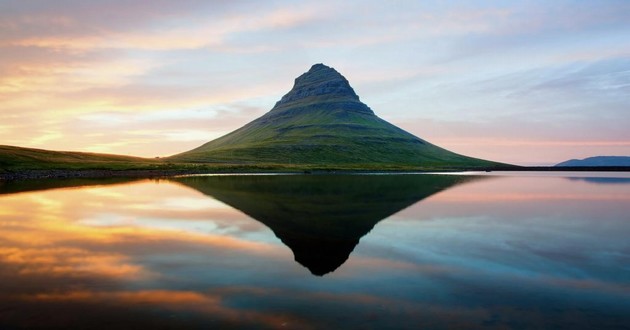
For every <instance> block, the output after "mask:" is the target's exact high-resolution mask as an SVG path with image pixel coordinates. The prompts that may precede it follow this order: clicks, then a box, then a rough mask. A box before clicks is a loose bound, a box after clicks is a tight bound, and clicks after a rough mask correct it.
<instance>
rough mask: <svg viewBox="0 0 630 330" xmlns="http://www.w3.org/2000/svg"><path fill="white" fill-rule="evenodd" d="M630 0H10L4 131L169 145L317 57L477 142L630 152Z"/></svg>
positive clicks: (537, 160) (429, 125) (423, 124)
mask: <svg viewBox="0 0 630 330" xmlns="http://www.w3.org/2000/svg"><path fill="white" fill-rule="evenodd" d="M629 14H630V1H626V0H620V1H604V0H601V1H485V2H484V1H479V2H472V1H461V2H457V1H358V0H357V1H323V0H318V1H301V2H298V1H201V0H198V1H195V0H178V1H167V0H152V1H148V0H147V1H129V0H103V1H79V0H76V1H73V0H56V1H49V0H30V1H23V0H0V144H3V145H17V146H24V147H35V148H45V149H53V150H75V151H93V152H106V153H118V154H130V155H137V156H147V157H155V156H168V155H172V154H175V153H178V152H183V151H186V150H188V149H191V148H193V147H196V146H198V145H200V144H202V143H204V142H207V141H209V140H211V139H214V138H217V137H219V136H221V135H223V134H225V133H228V132H230V131H232V130H234V129H236V128H238V127H240V126H242V125H244V124H246V123H247V122H249V121H251V120H253V119H255V118H256V117H258V116H260V115H262V114H263V113H265V112H267V111H268V110H270V109H271V108H272V107H273V105H274V103H275V102H276V101H277V100H279V99H280V97H281V96H282V95H284V94H285V93H287V92H288V91H289V90H290V89H291V87H292V85H293V80H294V79H295V78H296V77H297V76H299V75H300V74H302V73H303V72H305V71H307V70H308V69H309V68H310V66H311V65H312V64H314V63H324V64H326V65H329V66H332V67H334V68H335V69H337V70H338V71H339V72H340V73H341V74H343V75H344V76H345V77H346V78H347V79H348V80H349V81H350V83H351V85H352V86H353V87H354V89H355V91H356V92H357V94H358V95H359V96H360V97H361V100H362V101H363V102H365V103H366V104H367V105H368V106H370V107H371V108H372V109H373V110H374V111H375V113H376V114H377V115H379V116H380V117H381V118H383V119H385V120H388V121H390V122H391V123H393V124H395V125H398V126H400V127H401V128H403V129H405V130H407V131H409V132H411V133H413V134H415V135H417V136H419V137H421V138H423V139H425V140H428V141H430V142H432V143H434V144H437V145H440V146H442V147H445V148H447V149H450V150H452V151H455V152H459V153H463V154H466V155H469V156H474V157H479V158H486V159H491V160H496V161H503V162H509V163H514V164H520V165H548V164H554V163H557V162H560V161H563V160H566V159H570V158H584V157H588V156H595V155H625V156H630V19H628V15H629Z"/></svg>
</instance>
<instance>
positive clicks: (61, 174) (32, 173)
mask: <svg viewBox="0 0 630 330" xmlns="http://www.w3.org/2000/svg"><path fill="white" fill-rule="evenodd" d="M508 171H510V172H630V167H618V166H614V167H612V166H611V167H544V166H535V167H531V166H528V167H506V168H469V169H464V168H461V169H456V168H452V169H425V170H411V169H400V170H393V169H386V170H367V169H366V170H357V169H303V170H302V169H275V170H274V169H260V168H258V169H251V170H247V169H233V170H231V169H221V170H209V169H137V170H134V169H130V170H108V169H98V170H95V169H86V170H60V169H51V170H21V171H12V172H0V181H14V180H34V179H72V178H115V177H129V178H155V177H167V176H175V175H196V174H201V175H203V174H227V175H229V174H405V173H408V174H413V173H453V172H508Z"/></svg>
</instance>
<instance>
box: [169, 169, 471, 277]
mask: <svg viewBox="0 0 630 330" xmlns="http://www.w3.org/2000/svg"><path fill="white" fill-rule="evenodd" d="M482 178H483V177H473V176H461V175H431V174H421V175H418V174H416V175H263V176H259V175H256V176H251V175H240V176H188V177H175V178H169V179H168V180H169V181H172V182H177V183H180V184H182V185H185V186H187V187H190V188H193V189H195V190H197V191H200V192H202V193H203V194H206V195H208V196H211V197H213V198H215V199H217V200H219V201H222V202H224V203H225V204H227V205H230V206H232V207H234V208H235V209H238V210H240V211H242V212H243V213H245V214H247V215H249V216H250V217H252V218H253V219H255V220H257V221H259V222H261V223H263V224H264V225H265V226H267V227H269V228H270V229H271V230H272V231H273V233H274V234H275V235H276V237H278V238H279V239H280V240H281V241H282V243H284V244H285V245H286V246H288V247H289V248H290V249H291V250H292V251H293V255H294V257H295V261H296V262H298V263H300V264H301V265H303V266H304V267H306V268H308V269H309V270H310V272H311V273H312V274H313V275H317V276H323V275H325V274H327V273H330V272H332V271H334V270H335V269H337V268H338V267H339V266H341V265H342V264H343V263H344V262H345V261H346V260H347V259H348V257H349V256H350V253H352V251H353V250H354V248H355V247H356V246H357V244H359V240H360V239H361V237H363V236H364V235H366V234H367V233H369V232H370V231H371V230H372V228H374V226H375V225H376V224H377V223H378V222H379V221H381V220H382V219H385V218H387V217H389V216H391V215H392V214H394V213H397V212H398V211H400V210H402V209H404V208H406V207H408V206H410V205H413V204H415V203H416V202H418V201H420V200H422V199H424V198H427V197H429V196H431V195H433V194H435V193H437V192H439V191H442V190H445V189H448V188H450V187H453V186H455V185H458V184H462V183H464V182H470V181H472V180H479V179H482Z"/></svg>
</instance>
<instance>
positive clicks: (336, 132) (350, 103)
mask: <svg viewBox="0 0 630 330" xmlns="http://www.w3.org/2000/svg"><path fill="white" fill-rule="evenodd" d="M168 159H169V161H174V162H216V163H232V164H239V163H240V164H249V163H256V164H292V165H298V166H299V165H311V166H312V165H322V166H327V167H337V168H356V169H368V170H369V169H390V168H391V169H400V168H414V169H422V168H429V169H430V168H436V169H445V168H460V169H461V168H488V167H493V166H500V165H503V166H504V165H505V164H499V163H494V162H490V161H486V160H482V159H476V158H471V157H467V156H463V155H459V154H456V153H453V152H451V151H448V150H446V149H443V148H440V147H438V146H435V145H433V144H431V143H429V142H427V141H425V140H423V139H421V138H418V137H416V136H414V135H412V134H410V133H408V132H406V131H404V130H402V129H400V128H398V127H396V126H394V125H392V124H390V123H388V122H387V121H385V120H383V119H381V118H379V117H378V116H376V115H375V114H374V112H373V111H372V110H371V109H370V108H369V107H368V106H367V105H365V104H364V103H362V102H361V101H360V100H359V96H358V95H357V94H356V93H355V91H354V89H353V88H352V87H351V86H350V84H349V83H348V80H346V78H344V77H343V76H342V75H341V74H340V73H339V72H337V71H336V70H335V69H333V68H330V67H328V66H325V65H323V64H315V65H313V66H312V67H311V69H310V70H309V71H308V72H306V73H304V74H302V75H301V76H299V77H298V78H297V79H295V84H294V86H293V88H292V89H291V91H289V92H288V93H287V94H286V95H284V96H283V97H282V99H281V100H280V101H278V102H277V103H276V105H275V106H274V107H273V109H271V111H269V112H267V113H266V114H265V115H263V116H262V117H260V118H258V119H255V120H254V121H252V122H250V123H248V124H246V125H245V126H243V127H241V128H239V129H237V130H235V131H233V132H231V133H229V134H227V135H225V136H223V137H220V138H218V139H216V140H213V141H210V142H208V143H206V144H204V145H202V146H200V147H198V148H195V149H193V150H190V151H187V152H184V153H181V154H177V155H174V156H172V157H169V158H168Z"/></svg>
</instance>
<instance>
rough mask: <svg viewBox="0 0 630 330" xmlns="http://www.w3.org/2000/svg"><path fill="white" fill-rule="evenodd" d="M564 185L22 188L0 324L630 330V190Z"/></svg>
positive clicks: (4, 211) (441, 182)
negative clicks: (300, 241)
mask: <svg viewBox="0 0 630 330" xmlns="http://www.w3.org/2000/svg"><path fill="white" fill-rule="evenodd" d="M554 175H555V174H554ZM566 176H570V175H565V176H564V177H549V176H548V177H522V176H505V177H501V178H499V179H489V180H470V179H468V178H467V177H461V176H448V177H439V178H438V177H429V176H427V177H424V176H415V177H398V176H381V177H365V178H357V179H356V180H355V179H352V178H350V179H346V178H345V177H341V176H335V177H315V176H313V177H312V178H311V177H293V178H288V177H275V178H271V177H263V178H260V177H248V178H231V179H222V178H177V179H174V180H139V181H134V182H128V183H124V182H109V181H103V182H89V184H90V185H89V186H83V187H77V184H76V182H75V183H72V180H70V181H66V182H65V183H62V182H57V183H54V186H55V187H65V189H50V188H53V187H52V185H53V183H49V182H45V184H44V186H42V187H43V188H47V189H48V190H33V189H37V188H38V187H37V186H36V184H35V182H30V183H28V186H20V184H19V183H15V184H11V185H12V187H9V188H10V189H9V188H7V186H5V188H0V194H2V190H3V189H8V190H5V192H7V191H9V192H18V191H19V192H20V193H5V194H2V195H1V196H0V277H1V278H2V279H3V281H0V329H5V328H6V329H23V328H26V329H32V328H35V329H37V328H56V329H60V328H91V329H111V328H171V329H178V328H199V329H207V328H245V329H250V328H255V329H278V328H299V329H331V328H343V329H370V328H373V329H384V328H395V329H405V328H407V329H417V328H430V329H448V328H451V329H452V328H465V329H488V328H490V329H509V328H520V329H525V328H532V329H572V330H573V329H602V328H603V329H622V328H624V327H626V328H627V325H628V324H630V316H629V315H630V286H629V285H628V284H629V283H630V280H629V279H630V268H628V265H629V264H630V244H629V243H628V239H627V237H628V233H629V232H630V221H628V220H629V219H628V214H630V190H629V189H628V187H630V186H629V185H624V184H591V183H589V182H584V181H576V180H567V179H566ZM310 180H315V181H318V180H323V181H322V182H320V183H318V182H311V181H310ZM265 182H267V183H269V184H265ZM353 182H354V183H353ZM462 182H467V183H466V184H459V183H462ZM275 183H279V184H275ZM29 190H30V191H29ZM436 192H438V193H436ZM308 196H310V198H307V197H308ZM313 196H318V197H317V198H313ZM423 198H424V199H423ZM418 200H421V201H420V202H417V203H416V202H415V201H418ZM342 201H343V202H344V203H346V204H347V205H348V206H347V207H346V206H344V205H343V204H342ZM228 204H229V205H233V207H232V206H229V205H228ZM349 205H354V207H350V206H349ZM235 207H236V208H238V209H240V211H239V210H237V209H236V208H235ZM327 210H330V211H327ZM355 212H356V213H355ZM353 213H354V214H353ZM392 213H393V214H392ZM248 214H249V215H248ZM317 214H319V216H317ZM252 218H256V219H257V220H252ZM381 218H385V219H386V220H383V221H380V222H379V220H380V219H381ZM342 222H343V223H347V224H348V226H347V228H349V231H348V233H347V235H346V233H344V230H343V228H341V227H339V226H338V225H339V224H340V223H342ZM285 223H286V226H285V225H284V224H285ZM317 223H321V224H323V225H322V226H317V225H316V224H317ZM377 223H378V224H377ZM280 224H283V225H282V226H281V225H280ZM375 224H377V225H375ZM279 227H280V229H278V228H279ZM344 227H345V226H344ZM284 228H287V229H284ZM368 231H369V234H367V235H366V234H365V233H367V232H368ZM322 233H323V234H324V235H325V239H324V241H323V242H322V241H318V240H317V237H316V236H317V235H319V234H322ZM277 237H279V238H280V239H282V240H283V241H281V240H279V239H278V238H277ZM286 237H289V238H288V239H286ZM300 237H301V238H304V239H305V241H306V242H308V245H307V246H306V247H304V246H300V245H299V244H298V245H295V244H296V243H294V241H295V240H298V239H299V238H300ZM359 238H360V243H359V244H357V242H358V240H359ZM284 241H286V242H284ZM285 244H286V245H285ZM326 244H328V246H332V248H328V247H327V248H325V249H323V248H321V246H322V245H326ZM287 245H288V246H289V247H290V248H291V249H289V248H287ZM309 248H310V249H313V250H315V249H319V250H317V251H310V250H308V249H309ZM300 249H302V250H307V251H305V252H304V253H307V255H309V254H310V257H311V259H309V258H303V257H299V258H298V256H299V255H302V250H300ZM292 250H293V251H300V252H299V253H298V252H295V255H292ZM322 251H323V252H322ZM350 253H352V254H351V256H350V257H349V258H348V254H350ZM331 256H332V257H331ZM340 256H341V257H340ZM294 258H296V259H299V260H298V261H299V262H302V263H304V264H305V265H306V266H307V267H309V268H311V269H315V270H316V271H317V272H319V273H321V272H323V271H327V270H332V269H334V268H336V267H337V266H339V265H340V264H341V263H343V266H341V267H337V269H336V270H335V271H334V272H329V273H327V274H326V276H323V277H322V276H313V275H311V274H310V273H309V272H308V270H306V269H304V267H303V266H302V265H300V264H298V263H296V262H295V261H294V260H293V259H294ZM345 258H347V260H346V259H345ZM342 259H343V260H342ZM304 260H306V261H304ZM313 260H315V262H313ZM344 260H345V262H344Z"/></svg>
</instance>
